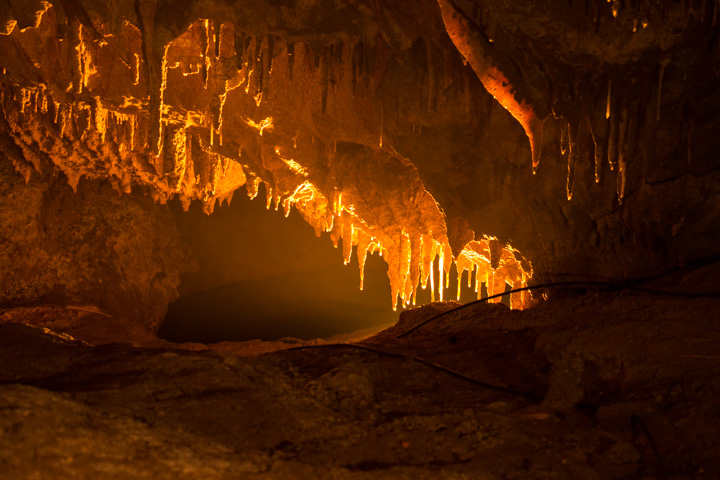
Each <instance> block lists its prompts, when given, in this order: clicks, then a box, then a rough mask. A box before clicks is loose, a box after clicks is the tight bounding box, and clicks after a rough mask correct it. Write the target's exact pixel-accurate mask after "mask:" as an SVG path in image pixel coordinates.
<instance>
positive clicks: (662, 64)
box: [655, 58, 670, 122]
mask: <svg viewBox="0 0 720 480" xmlns="http://www.w3.org/2000/svg"><path fill="white" fill-rule="evenodd" d="M669 64H670V59H669V58H664V59H662V60H661V61H660V71H659V72H658V92H657V113H656V115H655V120H657V121H658V122H659V121H660V104H661V102H662V85H663V76H664V75H665V67H667V66H668V65H669Z"/></svg>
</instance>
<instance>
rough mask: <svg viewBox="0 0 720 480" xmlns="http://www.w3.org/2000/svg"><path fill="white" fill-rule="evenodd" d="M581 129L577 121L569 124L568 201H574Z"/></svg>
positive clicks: (566, 187)
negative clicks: (579, 131) (579, 132)
mask: <svg viewBox="0 0 720 480" xmlns="http://www.w3.org/2000/svg"><path fill="white" fill-rule="evenodd" d="M579 128H580V127H579V125H578V123H577V121H575V120H573V121H570V122H568V123H567V130H568V135H567V136H568V144H569V154H568V173H567V183H566V186H565V189H566V191H567V199H568V200H572V196H573V188H574V186H575V165H576V163H577V157H578V130H579Z"/></svg>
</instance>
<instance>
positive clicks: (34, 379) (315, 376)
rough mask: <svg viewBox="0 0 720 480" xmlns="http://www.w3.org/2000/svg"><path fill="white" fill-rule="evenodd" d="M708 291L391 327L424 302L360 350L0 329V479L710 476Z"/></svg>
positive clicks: (713, 335)
mask: <svg viewBox="0 0 720 480" xmlns="http://www.w3.org/2000/svg"><path fill="white" fill-rule="evenodd" d="M717 302H718V301H717V300H716V299H699V298H693V299H688V298H682V297H668V296H660V295H651V294H647V293H640V292H630V291H624V292H620V293H617V292H615V293H600V292H596V293H588V294H586V295H582V296H576V297H566V298H563V299H557V300H554V301H553V300H550V301H548V302H545V303H543V304H541V305H539V306H538V307H535V308H532V309H530V310H525V311H522V312H519V311H510V310H508V309H507V307H505V306H504V305H488V304H477V305H473V306H470V307H467V308H463V309H460V310H456V311H453V312H450V313H448V314H447V315H445V316H442V317H440V318H437V319H436V320H434V321H432V322H430V323H428V324H426V325H424V326H423V327H421V328H418V329H417V330H415V331H414V332H412V333H410V334H408V335H406V336H403V337H401V338H400V339H398V338H397V336H398V334H400V333H402V332H404V331H407V329H408V328H409V327H410V326H412V325H415V324H417V323H418V322H419V321H422V319H427V318H429V317H431V316H433V315H435V314H437V313H439V312H440V311H442V310H447V309H448V307H453V306H454V305H447V306H442V305H438V304H433V305H431V306H429V307H424V308H421V309H418V310H415V311H411V312H409V313H408V314H405V315H404V316H403V317H402V318H401V320H400V322H399V323H398V324H397V325H395V326H394V327H391V328H390V329H388V330H386V331H384V332H381V333H380V334H378V335H375V336H373V337H370V338H368V339H366V340H364V341H362V342H360V343H358V344H335V345H330V346H328V345H325V346H318V345H313V346H311V345H301V346H299V348H294V349H287V350H282V351H275V352H271V353H267V354H263V355H260V356H252V357H240V356H237V355H232V354H228V353H222V352H215V351H212V350H205V351H189V350H187V349H180V348H177V347H175V348H138V347H132V346H130V345H124V344H114V345H102V346H95V347H92V346H89V345H87V344H82V343H78V342H77V341H74V340H72V339H70V338H68V337H62V336H59V335H58V334H55V333H53V332H51V331H49V330H43V329H42V328H39V327H31V326H26V325H19V324H3V325H0V362H2V365H3V369H2V371H1V372H0V431H2V435H0V470H2V471H3V472H4V478H9V479H24V478H98V477H100V476H101V477H103V478H238V477H240V478H388V479H390V478H393V479H395V478H428V479H430V478H433V479H434V478H487V479H496V478H584V479H585V478H587V479H592V478H597V479H621V478H646V479H654V478H677V479H680V478H714V477H716V476H717V475H718V474H720V455H718V453H717V448H716V441H715V440H716V435H717V430H718V425H719V424H720V423H719V422H720V412H719V411H718V402H717V398H718V395H719V394H720V382H719V381H718V378H717V375H716V372H717V365H718V362H720V358H719V357H718V355H717V345H718V343H719V342H720V330H718V327H717V322H716V315H715V311H716V309H717V306H718V303H717ZM413 317H415V318H413ZM210 348H211V349H212V348H213V347H212V346H210ZM236 351H241V349H237V350H236ZM246 353H252V352H250V351H246ZM257 353H261V352H257V351H256V352H255V354H257Z"/></svg>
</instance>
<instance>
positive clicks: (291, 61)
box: [286, 42, 295, 82]
mask: <svg viewBox="0 0 720 480" xmlns="http://www.w3.org/2000/svg"><path fill="white" fill-rule="evenodd" d="M286 50H287V71H288V79H289V80H290V81H291V82H292V81H293V66H294V65H295V43H294V42H288V44H287V47H286Z"/></svg>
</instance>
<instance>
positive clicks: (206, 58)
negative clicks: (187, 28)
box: [200, 19, 211, 88]
mask: <svg viewBox="0 0 720 480" xmlns="http://www.w3.org/2000/svg"><path fill="white" fill-rule="evenodd" d="M203 23H204V28H201V29H200V51H201V52H202V56H203V63H202V65H201V66H200V71H201V73H202V79H203V84H204V85H205V88H207V87H208V69H209V68H210V28H211V27H210V20H208V19H205V21H204V22H203Z"/></svg>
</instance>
